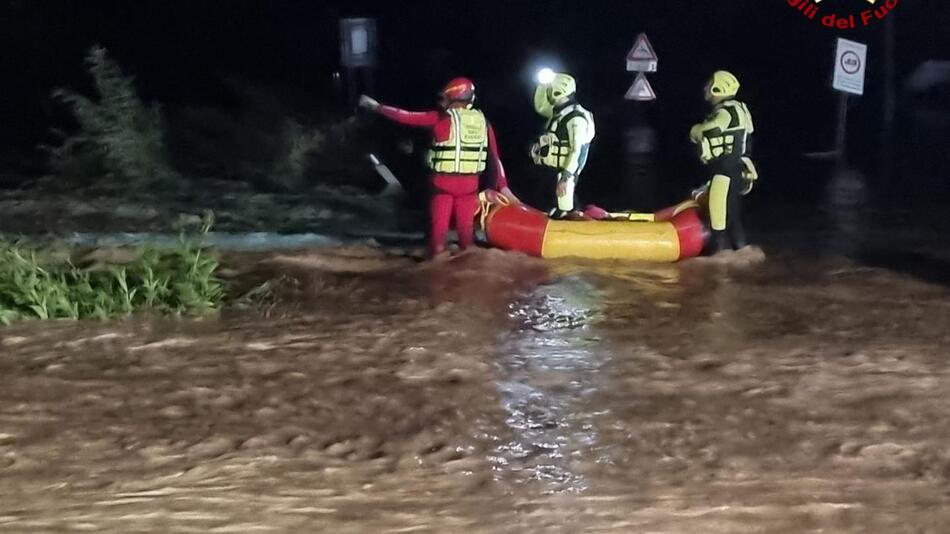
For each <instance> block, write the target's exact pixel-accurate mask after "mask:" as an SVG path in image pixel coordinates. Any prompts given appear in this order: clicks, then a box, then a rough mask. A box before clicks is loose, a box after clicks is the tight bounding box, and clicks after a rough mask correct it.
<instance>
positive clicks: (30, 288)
mask: <svg viewBox="0 0 950 534" xmlns="http://www.w3.org/2000/svg"><path fill="white" fill-rule="evenodd" d="M209 229H210V218H206V219H205V222H204V226H203V228H202V234H204V233H207V232H208V230H209ZM124 252H126V254H125V255H124V257H120V258H118V259H116V258H103V255H102V254H96V253H95V251H94V252H93V253H87V254H85V255H84V256H82V257H79V258H75V257H73V255H72V254H65V255H63V254H59V255H58V254H56V252H55V251H54V250H53V249H51V248H46V247H39V246H35V245H30V244H27V243H23V242H9V241H8V242H0V323H2V324H9V323H10V322H12V321H16V320H21V319H60V318H62V319H83V318H97V319H107V318H111V317H121V316H126V315H129V314H132V313H134V312H137V311H155V312H159V313H164V314H193V313H202V312H207V311H210V310H214V309H217V308H219V307H220V306H221V304H222V303H223V302H224V299H225V295H226V290H225V289H226V288H225V285H224V282H223V281H222V280H221V279H220V278H219V277H218V276H217V269H218V265H219V264H218V261H217V259H216V258H215V257H214V256H213V255H211V254H210V253H209V252H208V251H207V250H206V249H205V248H204V247H202V246H201V241H200V239H195V238H188V237H185V235H184V234H182V238H181V239H180V240H179V244H178V246H176V247H174V248H171V249H157V248H153V247H148V246H143V247H138V248H137V249H135V250H131V251H128V250H126V251H124ZM110 260H111V261H110Z"/></svg>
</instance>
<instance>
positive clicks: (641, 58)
mask: <svg viewBox="0 0 950 534" xmlns="http://www.w3.org/2000/svg"><path fill="white" fill-rule="evenodd" d="M626 64H627V70H628V71H630V72H636V73H637V76H636V78H635V79H634V80H633V83H632V84H631V85H630V88H629V89H627V92H626V94H624V99H625V100H628V101H631V102H633V103H634V105H633V106H632V108H631V109H630V110H629V111H630V112H631V116H630V117H629V120H628V123H627V129H626V131H625V132H624V151H625V153H626V155H627V158H626V166H625V167H626V177H625V178H626V179H625V180H624V183H623V195H624V197H625V199H624V200H625V202H626V203H627V207H628V208H629V207H631V206H637V207H640V208H644V207H647V206H649V205H651V204H652V203H653V182H654V180H653V152H654V151H655V150H656V139H657V135H656V131H655V130H654V129H653V127H651V126H650V121H649V118H648V113H647V111H648V110H647V109H645V108H646V105H645V104H644V102H652V101H654V100H656V91H654V90H653V86H651V85H650V80H649V79H647V76H646V73H647V72H656V71H657V67H658V65H659V59H658V58H657V55H656V50H654V48H653V44H652V43H650V39H649V38H648V37H647V36H646V34H645V33H641V34H639V35H637V39H636V41H635V42H634V44H633V48H631V49H630V51H629V52H627V57H626Z"/></svg>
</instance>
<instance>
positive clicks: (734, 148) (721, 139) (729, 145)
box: [690, 100, 755, 163]
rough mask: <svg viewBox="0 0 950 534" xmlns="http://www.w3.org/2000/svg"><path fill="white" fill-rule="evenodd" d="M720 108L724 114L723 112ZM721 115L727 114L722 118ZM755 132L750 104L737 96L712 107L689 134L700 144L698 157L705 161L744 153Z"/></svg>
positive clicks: (746, 153) (738, 155)
mask: <svg viewBox="0 0 950 534" xmlns="http://www.w3.org/2000/svg"><path fill="white" fill-rule="evenodd" d="M723 111H725V112H726V115H722V112H723ZM723 117H728V118H727V120H723ZM754 132H755V126H754V125H753V124H752V113H750V112H749V108H748V107H747V106H746V105H745V104H743V103H742V102H739V101H738V100H726V101H725V102H722V103H720V104H719V105H718V106H716V107H715V109H713V112H712V114H710V116H709V118H707V119H706V122H704V123H702V124H697V125H696V126H694V127H693V131H692V132H691V133H690V135H691V137H693V138H694V140H696V141H697V142H698V143H699V145H700V158H701V159H702V160H703V161H704V162H706V163H708V162H710V161H714V160H717V159H720V158H726V157H735V158H741V157H742V156H747V155H748V154H749V148H750V146H749V145H750V139H751V136H752V134H753V133H754Z"/></svg>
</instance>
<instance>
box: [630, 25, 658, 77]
mask: <svg viewBox="0 0 950 534" xmlns="http://www.w3.org/2000/svg"><path fill="white" fill-rule="evenodd" d="M658 63H659V61H658V60H657V57H656V51H655V50H653V45H652V44H650V39H648V38H647V36H646V34H645V33H641V34H640V35H638V36H637V42H636V43H634V44H633V48H631V49H630V51H629V52H627V70H629V71H639V72H656V67H657V64H658Z"/></svg>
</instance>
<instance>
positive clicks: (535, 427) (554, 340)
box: [491, 276, 610, 492]
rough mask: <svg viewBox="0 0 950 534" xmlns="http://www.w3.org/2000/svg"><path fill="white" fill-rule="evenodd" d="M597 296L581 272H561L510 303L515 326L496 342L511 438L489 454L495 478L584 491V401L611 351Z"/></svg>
mask: <svg viewBox="0 0 950 534" xmlns="http://www.w3.org/2000/svg"><path fill="white" fill-rule="evenodd" d="M602 302H603V295H602V294H601V291H600V290H599V289H598V288H597V287H596V286H595V285H594V284H592V283H591V282H590V281H589V280H588V279H587V277H582V276H568V277H565V278H561V279H559V280H558V281H557V282H556V283H554V284H551V285H547V286H543V287H541V288H539V289H537V290H536V291H535V292H534V293H533V294H531V295H530V296H529V297H528V298H526V299H523V300H521V301H518V302H516V303H514V304H512V305H511V306H510V309H509V316H510V317H511V318H513V319H515V320H516V321H517V324H518V325H519V328H518V329H517V331H515V332H513V333H511V334H509V335H508V336H507V339H504V340H502V342H501V344H500V346H501V354H500V355H499V357H498V359H497V362H498V363H497V366H498V376H499V381H498V388H499V391H500V393H501V397H502V399H503V405H504V408H505V411H506V413H507V414H508V416H507V418H506V423H507V425H508V427H509V429H510V439H508V440H507V441H505V442H504V443H502V444H500V445H499V446H498V447H497V449H496V450H495V453H494V455H493V456H492V458H491V461H492V463H493V466H494V468H495V471H496V474H497V477H496V478H498V479H501V480H505V481H508V482H514V483H525V482H528V481H540V482H543V483H544V484H545V488H544V489H543V490H542V491H546V492H561V491H569V492H579V491H584V490H585V489H588V488H589V486H590V483H589V481H588V480H587V479H586V478H585V475H584V473H583V469H578V466H582V465H583V463H584V461H586V460H587V459H588V458H589V457H590V453H589V451H590V450H591V449H593V448H594V447H595V445H596V443H597V442H598V435H597V430H596V426H595V424H594V420H595V418H596V417H599V416H601V415H603V414H606V413H608V411H606V410H603V411H594V410H592V409H591V406H590V405H589V403H588V399H589V398H590V397H591V395H592V394H593V393H595V392H596V391H597V390H598V389H600V387H601V384H600V381H599V379H598V376H599V372H600V370H601V369H602V368H603V367H604V366H605V365H607V364H608V363H609V361H610V355H609V353H608V352H607V351H603V350H600V347H599V343H598V339H597V332H596V330H597V327H596V324H597V321H598V320H599V317H600V315H601V313H602V308H603V304H602Z"/></svg>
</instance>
